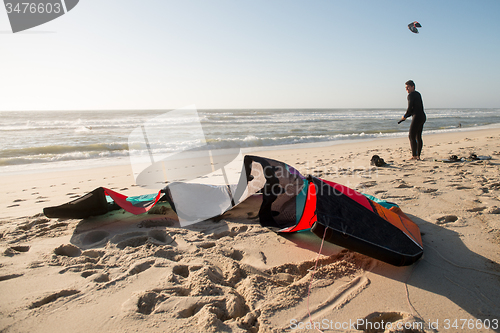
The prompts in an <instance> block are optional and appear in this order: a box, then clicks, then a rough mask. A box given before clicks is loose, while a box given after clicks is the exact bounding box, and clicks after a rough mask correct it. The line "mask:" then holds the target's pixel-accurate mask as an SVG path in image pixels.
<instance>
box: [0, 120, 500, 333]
mask: <svg viewBox="0 0 500 333" xmlns="http://www.w3.org/2000/svg"><path fill="white" fill-rule="evenodd" d="M472 153H474V154H476V155H478V156H489V157H491V159H489V160H477V161H463V162H454V163H444V162H442V161H441V160H442V159H446V158H448V157H449V156H450V155H457V156H459V157H469V156H470V155H471V154H472ZM252 154H253V155H258V156H263V157H269V158H273V159H276V160H279V161H283V162H285V163H288V164H290V165H292V166H294V167H295V168H297V169H298V170H299V171H300V172H301V173H302V174H304V175H307V174H312V175H315V176H318V177H321V178H324V179H326V180H332V181H335V182H337V183H340V184H343V185H346V186H348V187H351V188H354V189H357V190H359V191H360V192H363V193H366V194H370V195H373V196H375V197H378V198H381V199H385V200H388V201H391V202H395V203H397V204H398V205H399V206H400V208H401V209H402V210H403V212H404V213H405V214H407V215H408V216H409V217H410V218H411V219H412V220H413V221H414V222H415V223H416V224H418V226H419V228H420V231H421V233H422V239H423V244H424V256H423V257H422V258H421V259H420V260H419V261H418V262H417V263H416V264H414V265H411V266H406V267H394V266H391V265H389V264H386V263H383V262H380V261H377V260H375V259H372V258H370V257H368V256H364V255H361V254H357V253H354V252H351V251H348V250H346V249H343V248H341V247H338V246H336V245H333V244H329V243H325V244H324V245H323V248H322V252H321V255H320V256H319V257H318V251H319V249H320V245H321V239H320V238H318V237H317V236H315V235H314V234H312V233H310V232H303V233H296V234H290V235H279V234H276V233H274V232H272V231H270V230H268V229H266V228H263V227H261V226H260V224H259V221H258V217H256V216H255V215H252V214H248V209H247V206H245V205H251V204H252V203H242V204H241V207H238V208H236V209H234V210H233V211H230V212H228V213H226V214H224V215H223V216H222V217H219V218H217V219H212V220H208V221H204V222H200V223H197V224H194V225H191V226H189V227H186V228H179V227H176V226H175V225H173V224H172V223H171V220H170V219H168V218H167V217H165V215H162V212H161V211H152V213H153V214H143V215H138V216H133V215H131V214H129V213H124V212H123V211H115V212H112V213H109V214H108V215H106V216H100V217H91V218H89V219H85V220H68V219H66V220H63V219H49V218H47V217H45V216H43V214H42V210H43V208H44V207H48V206H56V205H60V204H63V203H65V202H68V201H71V200H73V199H75V198H78V197H80V196H82V195H84V194H85V193H88V192H90V191H92V190H93V189H95V188H97V187H100V186H104V187H107V188H110V189H112V190H115V191H117V192H120V193H123V194H126V195H129V196H131V195H139V194H146V193H152V191H151V190H145V189H143V188H141V187H139V186H136V185H134V179H133V177H132V171H131V168H130V166H129V165H122V166H114V167H103V168H94V169H81V170H68V171H58V172H39V173H31V174H18V175H15V174H14V175H13V174H10V175H0V180H1V184H2V191H1V193H0V295H1V301H0V332H88V331H92V332H290V331H317V330H315V329H314V328H313V327H312V324H311V321H312V322H313V323H316V327H317V328H319V329H320V330H321V331H324V332H363V331H364V332H500V305H499V301H498V300H500V251H499V248H500V215H499V214H500V128H489V129H483V130H478V131H467V132H465V131H464V132H452V133H447V134H434V135H425V133H424V149H423V154H422V157H423V160H422V161H411V160H409V157H410V151H409V143H408V139H407V138H406V137H405V138H392V139H379V140H373V141H364V142H361V141H360V142H355V143H348V144H338V145H332V146H327V147H316V148H300V149H298V148H297V149H287V150H266V151H263V152H257V153H256V152H254V153H252ZM372 155H379V156H380V157H382V158H383V159H384V160H385V161H386V162H387V163H388V165H386V166H384V167H374V166H372V165H370V158H371V157H372ZM153 192H154V191H153ZM318 258H319V259H318ZM317 259H318V268H317V270H316V272H315V273H314V279H312V275H313V268H314V266H315V264H316V260H317ZM311 281H312V282H311ZM309 288H310V290H311V291H310V296H309V297H308V293H309ZM310 320H311V321H310ZM405 327H406V330H405V329H404V328H405Z"/></svg>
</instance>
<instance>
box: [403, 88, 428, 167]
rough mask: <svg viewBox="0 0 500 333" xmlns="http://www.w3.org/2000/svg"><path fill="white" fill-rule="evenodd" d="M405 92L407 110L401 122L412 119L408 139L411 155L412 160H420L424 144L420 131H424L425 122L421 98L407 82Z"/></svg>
mask: <svg viewBox="0 0 500 333" xmlns="http://www.w3.org/2000/svg"><path fill="white" fill-rule="evenodd" d="M405 85H406V91H407V92H408V109H407V110H406V113H405V115H404V116H403V117H402V118H401V121H405V120H406V118H408V117H412V121H411V125H410V131H409V133H408V137H409V139H410V147H411V153H412V158H411V159H412V160H420V154H421V153H422V146H423V145H424V142H423V141H422V131H423V130H424V123H425V121H426V120H427V117H426V116H425V112H424V104H423V102H422V96H421V95H420V93H419V92H418V91H415V83H414V82H413V81H412V80H409V81H407V82H406V83H405Z"/></svg>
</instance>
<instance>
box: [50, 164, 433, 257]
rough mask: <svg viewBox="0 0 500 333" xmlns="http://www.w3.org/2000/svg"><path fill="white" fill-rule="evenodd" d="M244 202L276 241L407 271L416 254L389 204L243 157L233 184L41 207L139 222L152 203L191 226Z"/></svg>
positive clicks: (99, 192) (109, 194) (174, 187)
mask: <svg viewBox="0 0 500 333" xmlns="http://www.w3.org/2000/svg"><path fill="white" fill-rule="evenodd" d="M173 193H174V195H173ZM183 193H184V194H185V195H183ZM193 193H196V195H193ZM250 196H252V197H255V196H258V198H259V199H258V200H260V201H259V202H260V206H259V208H258V216H259V221H260V224H261V225H262V226H264V227H267V228H270V229H272V230H274V231H276V232H278V233H290V232H297V231H303V230H308V229H310V230H311V231H312V232H313V233H314V234H316V235H317V236H319V237H321V238H323V237H324V238H325V240H326V241H328V242H331V243H334V244H337V245H339V246H342V247H345V248H347V249H350V250H352V251H356V252H359V253H362V254H365V255H367V256H370V257H372V258H375V259H379V260H381V261H384V262H387V263H389V264H392V265H395V266H404V265H410V264H412V263H414V262H415V261H417V260H418V259H419V258H420V257H421V256H422V254H423V245H422V239H421V236H420V230H419V228H418V226H417V225H416V224H415V223H414V222H413V221H411V220H410V219H409V218H408V217H407V216H406V215H405V214H404V213H403V212H402V211H401V209H399V207H398V206H397V205H396V204H393V203H387V202H383V201H379V202H376V201H377V199H376V198H373V197H368V196H366V195H363V194H361V193H359V192H357V191H355V190H353V189H351V188H348V187H346V186H343V185H340V184H337V183H334V182H329V181H326V180H323V179H320V178H316V177H313V176H308V177H305V176H303V175H301V174H300V172H298V171H297V170H296V169H295V168H293V167H292V166H290V165H288V164H285V163H283V162H280V161H276V160H273V159H269V158H264V157H259V156H250V155H246V156H245V157H244V159H243V166H242V170H241V175H240V179H239V181H238V183H237V184H226V185H206V184H192V183H191V184H182V183H178V182H177V183H171V184H169V185H167V186H166V187H165V188H164V189H163V190H161V191H159V192H158V193H155V194H151V195H146V196H140V197H127V196H124V195H122V194H120V193H117V192H114V191H112V190H109V189H106V188H102V187H101V188H97V189H96V190H94V191H92V192H90V193H88V194H87V195H85V196H83V197H81V198H78V199H76V200H73V201H71V202H69V203H66V204H63V205H61V206H57V207H47V208H45V209H44V214H45V215H46V216H47V217H63V218H87V217H89V216H95V215H102V214H106V213H107V212H108V211H110V210H114V209H117V208H123V209H124V210H126V211H128V212H130V213H133V214H142V213H145V212H147V211H148V210H149V209H151V208H152V207H153V206H154V205H155V204H157V203H158V202H159V201H162V202H165V201H166V202H168V203H169V204H170V206H171V208H172V209H173V210H174V211H175V212H176V214H177V216H178V217H179V220H181V219H185V220H189V219H190V218H192V219H194V220H197V221H198V220H199V219H200V217H203V218H205V219H208V218H210V217H216V216H219V215H222V214H223V213H225V212H226V211H229V210H231V209H232V208H233V207H234V206H235V205H237V204H238V203H240V202H243V201H245V199H247V198H248V197H250ZM214 198H220V199H218V203H219V204H217V205H214V204H213V203H214ZM206 202H209V203H210V207H208V206H207V205H206V204H205V203H206Z"/></svg>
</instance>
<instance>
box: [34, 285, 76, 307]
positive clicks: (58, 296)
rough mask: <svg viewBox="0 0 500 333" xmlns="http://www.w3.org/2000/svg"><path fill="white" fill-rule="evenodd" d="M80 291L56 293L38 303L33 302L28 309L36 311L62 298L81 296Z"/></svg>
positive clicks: (72, 290)
mask: <svg viewBox="0 0 500 333" xmlns="http://www.w3.org/2000/svg"><path fill="white" fill-rule="evenodd" d="M79 293H80V291H79V290H76V289H65V290H61V291H59V292H57V293H54V294H51V295H48V296H46V297H44V298H42V299H40V300H38V301H36V302H33V303H31V304H30V305H29V307H28V308H30V309H36V308H39V307H41V306H43V305H45V304H48V303H52V302H54V301H56V300H57V299H59V298H62V297H68V296H73V295H76V294H79Z"/></svg>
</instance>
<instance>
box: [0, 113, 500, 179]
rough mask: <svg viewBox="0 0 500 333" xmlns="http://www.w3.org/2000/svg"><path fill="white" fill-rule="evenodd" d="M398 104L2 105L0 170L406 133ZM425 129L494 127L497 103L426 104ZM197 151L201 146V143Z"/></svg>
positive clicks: (62, 166)
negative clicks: (115, 107)
mask: <svg viewBox="0 0 500 333" xmlns="http://www.w3.org/2000/svg"><path fill="white" fill-rule="evenodd" d="M404 112H405V110H404V109H220V110H216V109H213V110H196V109H195V108H194V107H186V108H183V109H178V110H111V111H110V110H107V111H1V112H0V173H18V172H40V171H46V170H57V169H65V168H86V167H89V168H90V167H96V166H108V165H119V164H127V163H130V156H132V155H133V154H135V155H137V154H139V155H145V156H147V155H152V156H156V155H162V156H165V155H168V154H173V153H176V152H179V151H183V150H188V149H197V148H200V147H204V149H205V148H207V147H208V148H209V149H211V150H223V149H229V148H241V149H242V150H243V151H244V152H251V151H257V150H259V151H260V150H266V149H280V148H288V147H290V145H293V146H294V147H295V146H296V147H299V146H301V147H307V146H319V145H334V144H338V143H343V142H348V141H357V140H373V139H378V138H395V137H404V136H406V135H407V134H408V128H409V125H410V121H411V118H410V119H408V120H407V121H405V122H403V123H401V124H398V123H397V122H398V120H400V118H401V116H402V115H403V114H404ZM426 114H427V122H426V123H425V126H424V135H425V134H430V133H444V132H455V131H467V130H471V129H478V128H481V127H483V126H499V125H500V109H481V108H478V109H474V108H469V109H453V108H450V109H426ZM200 149H201V148H200Z"/></svg>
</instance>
